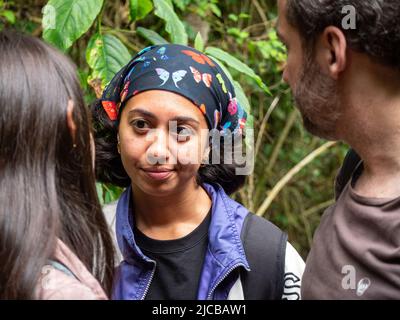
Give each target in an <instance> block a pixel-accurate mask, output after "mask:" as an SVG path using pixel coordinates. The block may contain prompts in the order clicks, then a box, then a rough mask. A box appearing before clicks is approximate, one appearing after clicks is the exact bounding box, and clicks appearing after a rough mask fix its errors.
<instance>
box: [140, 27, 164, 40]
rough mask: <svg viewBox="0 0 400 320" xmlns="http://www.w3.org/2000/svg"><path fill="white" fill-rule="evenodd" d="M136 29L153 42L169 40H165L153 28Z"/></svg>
mask: <svg viewBox="0 0 400 320" xmlns="http://www.w3.org/2000/svg"><path fill="white" fill-rule="evenodd" d="M136 31H137V33H138V34H139V35H141V36H142V37H143V38H145V39H147V40H148V41H150V42H151V43H152V44H166V43H168V41H167V40H165V39H164V38H163V37H161V36H160V35H159V34H158V33H157V32H155V31H153V30H150V29H146V28H142V27H138V28H137V29H136Z"/></svg>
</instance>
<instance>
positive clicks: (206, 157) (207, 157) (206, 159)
mask: <svg viewBox="0 0 400 320" xmlns="http://www.w3.org/2000/svg"><path fill="white" fill-rule="evenodd" d="M210 152H211V148H210V146H207V148H206V149H205V150H204V153H203V157H202V159H201V163H200V165H201V166H204V165H205V164H208V162H209V160H210Z"/></svg>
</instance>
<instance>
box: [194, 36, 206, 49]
mask: <svg viewBox="0 0 400 320" xmlns="http://www.w3.org/2000/svg"><path fill="white" fill-rule="evenodd" d="M194 48H195V49H196V50H199V51H200V52H203V51H204V40H203V37H202V36H201V33H200V32H197V35H196V38H195V39H194Z"/></svg>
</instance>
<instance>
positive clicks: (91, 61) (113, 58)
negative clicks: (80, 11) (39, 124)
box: [86, 33, 131, 87]
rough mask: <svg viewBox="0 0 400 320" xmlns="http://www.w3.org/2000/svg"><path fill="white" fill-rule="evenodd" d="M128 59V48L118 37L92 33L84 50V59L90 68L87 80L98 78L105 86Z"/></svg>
mask: <svg viewBox="0 0 400 320" xmlns="http://www.w3.org/2000/svg"><path fill="white" fill-rule="evenodd" d="M130 59H131V55H130V53H129V51H128V49H126V47H125V46H124V45H123V43H122V42H121V41H120V40H119V39H118V38H116V37H114V36H113V35H110V34H105V35H102V34H99V33H96V34H94V35H93V36H92V37H91V38H90V40H89V43H88V46H87V50H86V60H87V63H88V65H89V66H90V68H91V69H92V74H91V75H90V76H89V78H88V82H93V81H95V80H96V79H98V80H100V81H101V84H102V87H105V86H106V85H107V83H108V82H110V81H111V79H112V78H113V77H114V75H115V74H116V73H117V72H118V71H119V70H121V69H122V67H124V66H125V65H126V64H127V63H128V62H129V60H130Z"/></svg>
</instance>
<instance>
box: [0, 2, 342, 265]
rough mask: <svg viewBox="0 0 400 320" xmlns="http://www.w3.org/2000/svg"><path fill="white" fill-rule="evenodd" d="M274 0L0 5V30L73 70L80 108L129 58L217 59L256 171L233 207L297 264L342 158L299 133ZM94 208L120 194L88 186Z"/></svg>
mask: <svg viewBox="0 0 400 320" xmlns="http://www.w3.org/2000/svg"><path fill="white" fill-rule="evenodd" d="M276 16H277V9H276V1H275V0H241V1H236V0H49V1H47V0H14V1H3V0H0V29H4V28H10V27H11V28H16V29H18V30H21V31H24V32H26V33H29V34H32V35H34V36H37V37H42V38H44V39H45V40H46V41H47V42H49V43H51V44H53V45H54V46H56V47H58V48H59V49H61V50H62V51H64V52H65V53H66V54H68V55H69V56H70V57H71V58H72V60H73V61H74V62H75V63H76V65H77V66H78V71H79V77H80V80H81V85H82V88H83V91H84V93H85V100H86V102H87V103H90V102H91V101H93V100H94V99H95V97H96V95H99V93H100V92H101V90H102V88H104V86H105V84H107V82H108V81H109V80H110V79H111V78H112V76H113V75H114V73H115V72H117V71H118V70H119V69H120V68H121V67H122V66H123V65H124V64H125V63H127V62H128V61H129V59H130V58H131V57H132V56H133V55H135V54H136V53H137V52H138V51H140V50H141V49H143V48H144V47H146V46H148V45H150V44H160V43H167V42H172V43H181V44H188V45H190V46H193V47H196V48H197V49H199V50H201V51H203V52H205V53H207V54H209V55H210V56H212V57H213V58H214V59H216V60H218V61H219V62H220V63H221V64H222V65H223V66H224V67H225V68H226V71H227V72H228V73H229V74H230V76H231V77H232V78H233V79H234V81H235V87H236V90H237V93H238V95H239V98H240V101H241V103H242V104H243V105H245V107H246V108H247V109H250V111H251V114H252V116H253V121H251V122H250V126H253V127H254V129H255V152H256V158H255V168H254V173H253V175H251V176H249V177H248V178H247V181H246V185H245V186H244V188H243V189H242V190H241V191H240V192H238V193H237V194H235V195H234V197H235V199H236V200H238V201H239V202H241V203H243V204H244V205H245V206H247V207H248V208H249V209H250V210H251V211H253V212H255V213H257V214H259V215H262V216H265V217H266V218H268V219H270V220H271V221H273V222H274V223H276V224H277V225H278V226H279V227H281V228H282V229H283V230H285V231H287V232H288V234H289V240H290V241H291V243H292V244H293V245H294V246H295V247H296V249H298V250H299V252H300V253H301V255H302V256H303V257H304V258H305V257H306V256H307V253H308V251H309V248H310V244H311V240H312V235H313V233H314V231H315V228H316V227H317V225H318V223H319V221H320V216H321V214H322V212H323V211H324V209H326V207H327V206H329V205H330V204H331V203H332V202H333V200H332V199H333V183H334V178H335V175H336V172H337V170H338V168H339V166H340V163H341V161H342V160H343V158H344V155H345V153H346V151H347V146H345V145H343V144H334V143H329V142H326V141H323V140H320V139H318V138H315V137H313V136H311V135H310V134H308V133H307V132H306V131H305V130H304V129H303V126H302V122H301V117H300V115H299V113H298V111H297V110H296V109H294V108H293V101H292V97H291V93H290V90H289V88H288V86H287V85H286V84H284V83H283V82H282V79H281V71H282V68H283V66H284V63H285V59H286V52H285V48H284V46H283V45H282V43H281V42H280V41H279V40H278V38H277V36H276V31H275V24H276ZM97 190H98V194H99V197H100V200H101V202H102V203H108V202H111V201H114V200H116V199H117V198H118V196H119V194H120V193H121V189H120V188H117V187H115V186H112V185H104V184H100V183H98V184H97Z"/></svg>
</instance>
